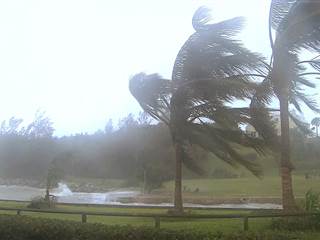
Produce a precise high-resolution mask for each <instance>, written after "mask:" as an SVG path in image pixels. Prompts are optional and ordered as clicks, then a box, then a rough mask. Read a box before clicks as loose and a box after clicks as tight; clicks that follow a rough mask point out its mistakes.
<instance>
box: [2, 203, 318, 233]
mask: <svg viewBox="0 0 320 240" xmlns="http://www.w3.org/2000/svg"><path fill="white" fill-rule="evenodd" d="M0 211H16V212H17V215H21V213H22V212H35V213H54V214H70V215H80V216H81V222H82V223H86V222H87V216H106V217H142V218H153V219H154V223H155V224H154V226H155V228H160V221H161V219H165V218H177V219H179V218H185V219H242V220H243V230H244V231H248V230H249V219H254V218H278V217H308V216H316V215H319V216H320V213H291V214H286V213H267V214H182V215H176V214H149V213H136V214H135V213H114V212H104V213H99V212H82V211H61V210H50V209H29V208H0Z"/></svg>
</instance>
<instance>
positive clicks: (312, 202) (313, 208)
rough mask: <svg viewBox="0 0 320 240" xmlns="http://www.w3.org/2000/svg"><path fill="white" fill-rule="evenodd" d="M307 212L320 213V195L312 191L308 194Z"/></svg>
mask: <svg viewBox="0 0 320 240" xmlns="http://www.w3.org/2000/svg"><path fill="white" fill-rule="evenodd" d="M305 204H306V211H307V212H319V213H320V193H316V192H314V191H312V190H311V189H310V190H309V191H308V192H307V193H306V199H305Z"/></svg>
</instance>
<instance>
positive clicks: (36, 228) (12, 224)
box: [0, 215, 297, 240]
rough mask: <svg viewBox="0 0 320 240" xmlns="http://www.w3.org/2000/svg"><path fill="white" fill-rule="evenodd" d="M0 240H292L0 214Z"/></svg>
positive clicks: (267, 235)
mask: <svg viewBox="0 0 320 240" xmlns="http://www.w3.org/2000/svg"><path fill="white" fill-rule="evenodd" d="M0 236H1V240H103V239H105V240H293V239H297V236H295V235H292V234H290V233H278V232H275V233H273V232H264V233H261V234H256V233H250V232H249V233H243V232H239V233H234V234H228V235H225V234H222V233H206V232H194V231H193V232H191V231H190V230H189V231H186V230H179V231H178V230H177V231H173V230H164V229H154V228H146V227H139V228H135V227H131V226H106V225H102V224H90V223H86V224H82V223H78V222H71V221H60V220H52V219H51V220H49V219H42V218H31V217H26V216H10V215H0Z"/></svg>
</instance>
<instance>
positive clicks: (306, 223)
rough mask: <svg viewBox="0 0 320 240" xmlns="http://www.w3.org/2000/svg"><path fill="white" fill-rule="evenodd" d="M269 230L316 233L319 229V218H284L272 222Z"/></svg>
mask: <svg viewBox="0 0 320 240" xmlns="http://www.w3.org/2000/svg"><path fill="white" fill-rule="evenodd" d="M271 228H272V229H273V230H278V231H279V230H281V231H306V230H312V231H317V230H319V229H320V217H319V216H312V217H284V218H280V219H275V220H272V223H271Z"/></svg>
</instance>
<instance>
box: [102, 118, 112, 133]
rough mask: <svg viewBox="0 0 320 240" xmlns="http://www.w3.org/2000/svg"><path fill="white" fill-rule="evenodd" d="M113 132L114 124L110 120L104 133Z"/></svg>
mask: <svg viewBox="0 0 320 240" xmlns="http://www.w3.org/2000/svg"><path fill="white" fill-rule="evenodd" d="M112 132H113V122H112V119H111V118H109V120H108V122H107V124H106V126H105V128H104V133H105V134H111V133H112Z"/></svg>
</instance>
